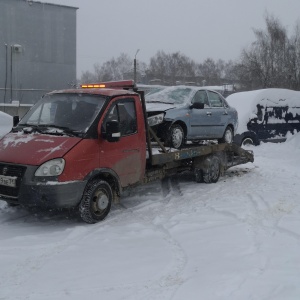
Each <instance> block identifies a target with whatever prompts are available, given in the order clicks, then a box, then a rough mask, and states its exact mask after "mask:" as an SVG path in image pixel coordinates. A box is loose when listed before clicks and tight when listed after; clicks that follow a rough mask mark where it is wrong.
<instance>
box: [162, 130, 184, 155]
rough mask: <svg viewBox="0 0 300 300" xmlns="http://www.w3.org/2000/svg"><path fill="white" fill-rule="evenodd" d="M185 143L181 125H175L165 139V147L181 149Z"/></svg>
mask: <svg viewBox="0 0 300 300" xmlns="http://www.w3.org/2000/svg"><path fill="white" fill-rule="evenodd" d="M184 143H185V134H184V130H183V128H182V127H181V126H180V125H179V124H173V125H172V126H171V127H170V129H169V131H168V133H167V137H166V139H165V146H167V147H172V148H175V149H180V148H181V147H182V146H183V145H184Z"/></svg>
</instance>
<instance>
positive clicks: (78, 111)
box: [0, 81, 146, 222]
mask: <svg viewBox="0 0 300 300" xmlns="http://www.w3.org/2000/svg"><path fill="white" fill-rule="evenodd" d="M133 87H134V82H133V81H123V82H110V83H103V84H89V85H82V86H81V88H80V89H71V90H61V91H54V92H51V93H49V94H46V95H45V96H44V97H43V98H42V99H41V100H40V101H39V102H37V103H36V104H35V105H34V106H33V107H32V109H31V110H30V111H29V112H28V113H27V114H26V115H25V116H24V117H23V118H22V119H21V121H20V122H19V124H18V125H17V126H15V127H14V128H13V130H12V131H11V132H10V133H9V134H7V135H6V136H5V137H4V138H3V139H2V140H1V141H0V200H4V201H7V202H8V203H11V204H21V205H24V206H27V207H30V206H40V207H46V208H72V207H77V206H78V205H79V204H80V202H81V199H82V197H83V195H85V196H86V197H88V196H91V197H94V199H92V200H91V201H90V203H88V202H85V203H81V205H82V207H81V212H82V214H84V215H85V217H84V218H85V221H87V222H89V221H91V222H92V221H97V220H101V219H103V218H104V217H105V216H106V214H107V213H108V211H109V208H110V201H109V200H108V197H109V196H110V194H111V193H113V192H112V189H110V188H108V187H107V184H106V183H109V186H112V187H114V190H115V191H116V192H117V193H120V191H121V190H122V189H123V188H125V187H127V186H129V185H133V184H135V183H138V182H139V181H141V180H142V178H143V176H144V174H145V167H146V134H145V119H144V111H143V106H142V105H141V100H140V96H139V94H137V93H135V92H133V91H130V90H129V89H130V88H133ZM99 182H100V183H102V185H101V184H100V185H101V188H100V189H99ZM96 186H98V188H97V187H96ZM96 190H97V192H95V191H96ZM93 205H94V206H95V207H97V208H95V209H94V210H93V215H91V213H90V212H86V211H87V210H88V208H87V207H86V206H93ZM84 218H83V219H84Z"/></svg>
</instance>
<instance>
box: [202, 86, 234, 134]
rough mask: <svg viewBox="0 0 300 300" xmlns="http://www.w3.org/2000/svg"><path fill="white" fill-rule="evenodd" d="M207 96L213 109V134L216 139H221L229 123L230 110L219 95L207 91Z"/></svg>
mask: <svg viewBox="0 0 300 300" xmlns="http://www.w3.org/2000/svg"><path fill="white" fill-rule="evenodd" d="M207 94H208V101H209V103H210V107H211V132H212V134H213V136H214V137H217V138H220V137H222V136H223V134H224V131H225V129H226V126H227V124H228V123H229V118H230V116H229V114H228V108H227V106H225V105H224V100H223V98H222V96H221V95H220V94H219V93H217V92H214V91H207Z"/></svg>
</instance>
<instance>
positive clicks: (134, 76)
mask: <svg viewBox="0 0 300 300" xmlns="http://www.w3.org/2000/svg"><path fill="white" fill-rule="evenodd" d="M139 51H140V49H137V51H136V53H135V56H134V60H133V80H134V83H135V84H136V56H137V54H138V52H139Z"/></svg>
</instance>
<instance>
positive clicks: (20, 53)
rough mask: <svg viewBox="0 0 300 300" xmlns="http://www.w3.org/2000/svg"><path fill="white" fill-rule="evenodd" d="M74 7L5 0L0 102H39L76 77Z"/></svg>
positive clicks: (0, 12) (0, 8)
mask: <svg viewBox="0 0 300 300" xmlns="http://www.w3.org/2000/svg"><path fill="white" fill-rule="evenodd" d="M76 10H77V8H75V7H67V6H61V5H54V4H47V3H41V2H33V1H26V0H0V103H1V102H2V103H10V102H11V101H14V100H18V101H20V103H28V104H32V103H35V102H36V101H37V100H38V99H39V98H40V97H41V96H42V95H43V94H44V93H45V92H47V91H51V90H54V89H62V88H68V87H70V86H71V85H72V84H74V83H75V82H76Z"/></svg>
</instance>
